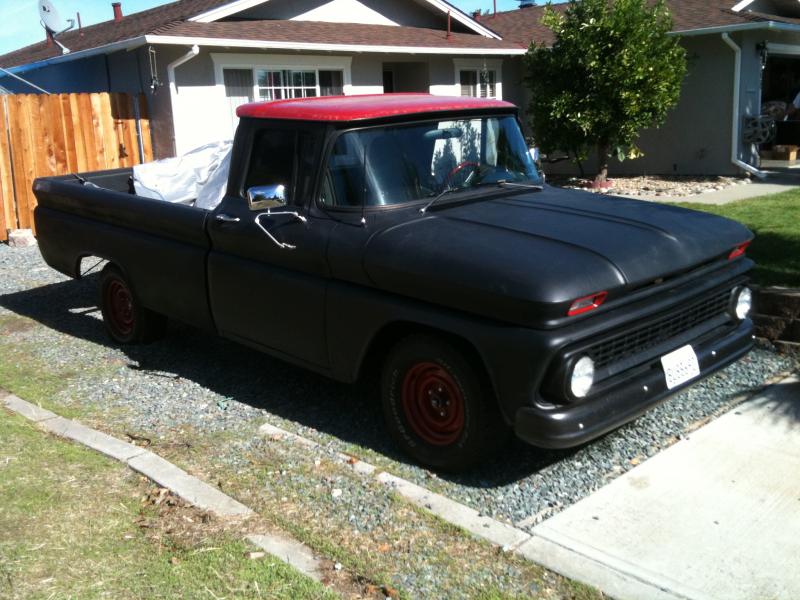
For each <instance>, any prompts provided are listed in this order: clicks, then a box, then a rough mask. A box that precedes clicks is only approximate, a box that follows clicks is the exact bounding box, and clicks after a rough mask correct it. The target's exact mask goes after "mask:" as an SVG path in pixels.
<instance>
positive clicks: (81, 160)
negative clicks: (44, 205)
mask: <svg viewBox="0 0 800 600" xmlns="http://www.w3.org/2000/svg"><path fill="white" fill-rule="evenodd" d="M146 107H147V103H146V101H145V99H144V96H140V97H136V96H130V95H128V94H52V95H45V94H20V95H6V96H3V95H0V205H1V206H2V210H0V241H3V240H5V239H7V232H8V230H10V229H29V228H30V229H33V228H34V225H33V209H34V208H35V207H36V198H35V196H34V195H33V192H32V191H31V186H32V184H33V180H34V179H36V178H37V177H47V176H51V175H66V174H69V173H80V172H86V171H98V170H102V169H117V168H122V167H132V166H133V165H136V164H139V163H140V162H142V161H141V160H140V157H144V161H145V162H146V161H150V160H153V147H152V142H151V137H150V122H149V119H148V117H147V108H146ZM137 113H138V119H137ZM137 125H138V126H137Z"/></svg>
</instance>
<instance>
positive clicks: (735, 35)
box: [480, 0, 800, 175]
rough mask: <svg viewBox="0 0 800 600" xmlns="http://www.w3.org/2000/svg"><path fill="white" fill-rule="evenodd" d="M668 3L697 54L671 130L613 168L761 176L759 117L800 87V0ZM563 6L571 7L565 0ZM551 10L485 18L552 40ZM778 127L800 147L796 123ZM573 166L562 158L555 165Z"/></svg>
mask: <svg viewBox="0 0 800 600" xmlns="http://www.w3.org/2000/svg"><path fill="white" fill-rule="evenodd" d="M667 5H668V6H669V8H670V10H671V11H672V16H673V19H674V23H675V25H674V30H673V31H674V32H675V33H676V34H679V35H681V36H682V42H681V43H682V44H683V46H684V47H685V48H686V50H687V55H688V59H689V72H688V76H687V78H686V81H685V83H684V86H683V91H682V95H681V99H680V102H679V104H678V106H677V107H676V108H675V109H674V110H673V111H672V112H671V113H670V115H669V118H668V119H667V122H666V124H665V125H664V126H663V127H661V128H659V129H658V130H649V131H645V132H643V134H642V137H641V139H640V145H641V147H642V149H643V150H644V152H645V157H644V158H642V159H639V160H631V161H625V162H623V163H621V164H620V163H617V164H615V165H613V166H612V172H613V173H617V174H623V173H634V174H643V173H645V174H648V173H649V174H666V173H681V174H721V175H722V174H736V173H740V172H742V171H749V172H751V173H756V172H757V168H758V165H759V157H758V148H757V146H756V145H755V144H753V143H751V141H752V140H753V139H754V136H753V133H754V132H753V131H752V125H753V122H752V120H751V118H752V117H758V116H759V115H760V114H761V113H762V106H763V105H764V104H765V103H766V102H768V101H782V102H786V101H789V100H791V99H792V98H794V96H795V95H796V94H797V92H798V90H800V2H798V1H797V0H744V1H742V2H739V3H738V4H736V5H734V4H733V3H732V1H729V2H724V1H720V0H667ZM555 8H556V9H557V10H564V8H565V5H563V4H562V5H555ZM543 10H544V8H543V7H542V6H531V7H526V8H520V9H518V10H513V11H509V12H502V13H497V14H496V15H493V16H485V17H482V18H481V19H480V22H481V23H482V24H484V25H486V26H487V27H489V28H490V29H492V30H493V31H495V32H497V33H499V34H500V35H501V36H502V37H503V39H504V40H506V41H511V42H517V43H519V44H521V45H526V46H527V45H528V44H529V43H530V42H531V41H532V40H533V41H536V42H537V43H539V44H546V45H550V44H552V43H553V41H554V38H553V34H552V32H551V31H550V30H549V29H547V28H546V27H544V26H543V25H542V24H541V18H542V12H543ZM520 60H521V59H512V62H516V61H520ZM509 70H513V69H509ZM529 101H530V98H529V97H526V99H525V100H524V101H523V102H524V104H525V105H527V104H528V102H529ZM779 118H780V117H779ZM778 125H779V132H778V133H779V136H780V137H781V138H782V139H780V140H779V141H781V142H782V143H790V142H793V143H795V144H797V145H800V131H798V130H797V129H793V126H794V124H793V123H783V124H781V123H779V124H778ZM784 130H785V131H784ZM795 138H796V139H795ZM570 168H573V169H574V167H570V166H569V165H568V164H566V163H562V164H560V165H558V166H554V167H552V170H554V171H565V170H568V169H570Z"/></svg>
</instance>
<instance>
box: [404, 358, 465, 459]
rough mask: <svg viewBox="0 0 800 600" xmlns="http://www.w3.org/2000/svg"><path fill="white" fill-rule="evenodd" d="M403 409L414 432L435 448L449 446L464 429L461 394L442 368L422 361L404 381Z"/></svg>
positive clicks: (450, 376) (453, 380)
mask: <svg viewBox="0 0 800 600" xmlns="http://www.w3.org/2000/svg"><path fill="white" fill-rule="evenodd" d="M401 399H402V402H403V410H404V412H405V415H406V419H407V420H408V423H409V425H411V428H412V429H413V430H414V432H415V433H416V434H417V435H418V436H419V437H421V438H422V439H423V440H425V441H426V442H427V443H429V444H433V445H434V446H449V445H450V444H453V443H454V442H456V441H457V440H458V438H459V437H460V436H461V432H462V431H463V430H464V421H465V418H464V395H463V393H462V392H461V388H460V387H459V385H458V383H456V380H455V379H454V378H453V376H452V375H451V374H450V373H449V372H448V371H447V369H445V368H444V367H442V366H441V365H438V364H436V363H433V362H421V363H417V364H415V365H413V366H412V367H411V368H410V369H409V370H408V371H407V372H406V375H405V377H404V378H403V389H402V394H401Z"/></svg>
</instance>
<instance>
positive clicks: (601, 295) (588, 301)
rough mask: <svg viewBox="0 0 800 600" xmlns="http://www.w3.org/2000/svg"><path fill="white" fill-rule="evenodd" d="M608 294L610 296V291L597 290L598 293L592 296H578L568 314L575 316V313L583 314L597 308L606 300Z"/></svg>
mask: <svg viewBox="0 0 800 600" xmlns="http://www.w3.org/2000/svg"><path fill="white" fill-rule="evenodd" d="M606 296H608V292H597V293H596V294H592V295H591V296H584V297H583V298H578V299H577V300H575V302H573V303H572V305H571V306H570V307H569V312H568V313H567V316H568V317H574V316H575V315H582V314H583V313H586V312H589V311H590V310H594V309H595V308H597V307H598V306H600V305H601V304H602V303H603V302H605V301H606Z"/></svg>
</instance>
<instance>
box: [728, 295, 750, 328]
mask: <svg viewBox="0 0 800 600" xmlns="http://www.w3.org/2000/svg"><path fill="white" fill-rule="evenodd" d="M733 293H734V297H733V302H732V303H731V304H732V306H733V313H734V314H735V315H736V318H737V319H739V320H740V321H742V320H744V319H746V318H747V315H749V314H750V310H751V309H752V308H753V292H751V291H750V289H749V288H746V287H743V288H739V289H738V290H734V292H733Z"/></svg>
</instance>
